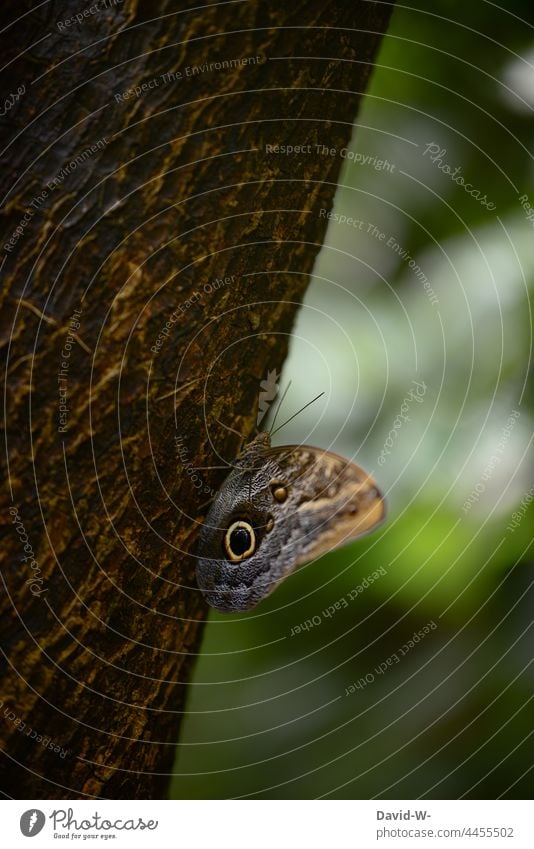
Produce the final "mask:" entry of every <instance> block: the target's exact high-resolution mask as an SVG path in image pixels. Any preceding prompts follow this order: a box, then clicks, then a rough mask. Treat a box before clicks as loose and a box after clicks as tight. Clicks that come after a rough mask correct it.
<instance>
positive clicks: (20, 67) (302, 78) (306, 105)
mask: <svg viewBox="0 0 534 849" xmlns="http://www.w3.org/2000/svg"><path fill="white" fill-rule="evenodd" d="M5 5H6V6H7V7H8V8H9V5H10V4H5ZM16 5H17V10H16V14H17V16H18V17H17V23H16V24H13V25H12V26H10V27H8V28H7V29H6V30H5V31H4V33H3V38H4V44H3V51H2V52H3V57H4V61H5V62H6V64H7V63H8V62H9V61H10V60H12V61H11V64H9V65H8V67H7V69H6V70H4V71H3V72H2V84H3V91H4V93H5V95H4V97H5V98H8V100H6V103H5V104H4V109H2V110H0V114H1V117H0V121H1V124H2V134H3V137H4V140H5V141H4V144H5V148H4V145H3V150H4V152H3V154H2V170H1V175H0V182H1V190H2V198H3V207H2V215H3V233H4V244H3V246H2V267H1V273H2V276H3V287H2V306H3V314H4V321H3V323H2V351H3V353H4V356H5V369H6V376H7V377H6V382H7V405H8V407H7V409H8V418H7V424H6V441H5V445H6V455H7V464H8V468H7V478H8V487H7V490H8V491H7V496H6V497H5V499H4V501H5V506H4V509H3V510H2V514H1V515H2V519H3V541H2V576H3V589H4V593H3V599H2V608H1V629H2V638H3V642H2V645H3V656H2V658H3V661H4V686H3V690H2V705H1V708H0V728H1V737H2V749H3V751H4V754H3V756H2V785H1V786H2V789H3V792H4V793H5V794H6V795H8V796H11V797H15V798H68V797H73V798H84V797H89V798H90V797H101V798H158V797H162V796H164V795H165V793H166V788H167V784H168V777H169V773H170V772H171V768H172V763H173V754H174V743H175V740H176V739H177V735H178V728H179V722H180V717H181V713H182V710H183V707H184V699H185V695H186V687H187V680H188V677H189V675H190V672H191V667H192V664H193V662H194V658H195V656H196V654H197V653H198V650H199V645H200V639H201V634H202V623H203V621H204V620H205V618H206V614H207V608H206V606H205V604H204V602H203V600H202V597H201V596H200V594H199V592H198V590H197V589H196V587H195V580H194V562H195V561H194V546H195V542H196V539H197V535H198V530H199V523H200V522H201V521H202V517H203V515H205V512H206V506H207V502H208V501H209V498H210V491H211V488H212V487H217V486H218V485H219V484H220V482H221V480H222V479H223V477H224V475H225V472H224V471H223V470H220V471H212V472H209V471H205V472H203V471H197V472H195V471H194V467H197V466H206V465H213V464H217V463H220V462H221V460H220V459H219V458H220V457H222V458H224V459H225V460H228V459H230V460H231V459H232V458H233V456H235V453H236V451H237V449H238V447H239V437H238V436H237V435H236V434H234V433H232V432H230V431H229V430H227V429H226V428H225V427H223V426H222V425H221V424H219V421H220V422H222V423H223V424H225V425H227V426H229V427H232V428H234V429H235V430H236V431H239V432H240V433H242V434H243V435H244V436H248V435H250V433H251V432H252V429H253V426H254V424H255V417H256V412H257V404H258V392H259V384H260V381H261V380H262V379H264V378H265V377H266V375H267V372H268V371H269V370H272V369H274V368H276V369H280V367H281V364H282V362H283V359H284V357H285V354H286V351H287V345H288V338H289V334H290V332H291V327H292V324H293V321H294V318H295V314H296V311H297V309H298V304H299V302H300V300H301V298H302V295H303V293H304V290H305V288H306V285H307V283H308V279H309V275H310V272H311V270H312V266H313V263H314V259H315V256H316V254H317V251H318V250H319V247H320V245H321V241H322V239H323V236H324V232H325V227H326V223H327V220H326V217H325V215H324V214H320V210H321V209H323V210H324V209H326V210H329V209H330V208H331V206H332V199H333V195H334V190H335V184H336V178H337V176H338V172H339V168H340V165H341V163H342V161H343V160H342V158H341V157H340V156H339V150H340V149H341V148H343V147H344V146H345V145H346V144H348V142H349V139H350V136H351V127H352V122H353V119H354V117H355V114H356V109H357V104H358V100H359V97H360V94H361V92H362V91H363V90H364V88H365V83H366V80H367V78H368V75H369V71H370V68H371V65H372V60H373V57H374V54H375V51H376V49H377V45H378V43H379V39H380V33H382V32H383V31H384V29H385V27H386V24H387V19H388V16H389V8H388V7H387V6H385V5H383V4H378V5H375V4H373V3H369V2H366V0H362V2H354V0H353V1H352V2H343V0H335V1H334V2H328V0H320V1H319V0H315V2H310V0H293V2H291V3H288V2H286V0H284V1H283V2H281V0H273V2H268V3H267V2H260V0H250V2H245V3H223V4H215V3H214V4H213V5H208V6H206V7H205V8H203V9H202V10H200V11H194V10H193V11H191V12H188V11H187V8H186V5H185V4H184V3H180V4H177V3H176V0H174V2H171V0H160V2H159V3H158V4H157V12H158V17H156V16H155V13H154V12H153V11H151V10H150V5H151V4H148V3H146V4H145V3H138V2H137V0H124V2H119V0H116V2H115V0H100V4H99V5H98V4H97V5H96V6H95V5H93V6H90V5H89V4H87V5H86V6H85V9H86V10H87V9H89V12H88V13H87V14H84V13H83V8H84V7H83V4H80V3H79V2H77V0H76V2H69V0H64V2H52V3H47V4H36V6H35V9H34V10H32V6H33V5H34V4H33V3H27V2H19V3H18V4H16ZM193 5H194V4H191V6H193ZM177 6H179V8H178V9H177ZM80 8H82V14H81V19H76V18H74V19H73V16H75V15H76V14H79V13H80ZM91 9H93V10H95V11H90V10H91ZM26 10H32V11H29V13H28V14H27V15H26V16H25V17H20V16H21V15H22V14H23V13H24V11H26ZM0 15H1V16H3V17H4V18H5V19H6V18H7V17H8V16H9V15H10V16H11V20H13V19H14V16H15V13H14V12H13V11H12V10H10V11H9V12H8V11H7V9H6V8H5V7H4V8H3V9H2V11H1V12H0ZM68 19H71V20H70V21H69V23H67V20H68ZM2 23H3V25H6V23H8V21H7V20H4V21H2ZM45 36H46V37H45ZM136 86H138V87H140V89H139V90H138V91H135V90H134V89H135V87H136ZM277 144H282V145H304V146H306V147H305V148H304V149H303V150H302V151H300V152H294V153H291V154H287V153H283V152H281V151H280V149H278V151H277V149H276V148H275V149H274V150H273V149H271V148H269V147H268V146H269V145H277ZM315 145H326V146H327V147H328V148H336V149H337V154H336V155H330V154H328V153H327V152H326V150H321V151H317V149H316V148H315ZM307 146H309V147H307Z"/></svg>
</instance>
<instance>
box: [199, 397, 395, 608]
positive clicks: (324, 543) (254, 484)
mask: <svg viewBox="0 0 534 849" xmlns="http://www.w3.org/2000/svg"><path fill="white" fill-rule="evenodd" d="M318 397H319V396H318ZM314 400H315V399H314ZM310 403H311V402H310ZM385 513H386V508H385V501H384V497H383V495H382V494H381V492H380V490H379V489H378V486H377V484H376V483H375V481H374V479H373V478H372V477H371V476H370V475H368V474H367V472H365V471H364V470H363V469H362V468H360V466H358V465H356V463H352V462H351V461H349V460H346V459H345V458H344V457H341V456H340V455H338V454H334V453H333V452H331V451H325V450H323V449H321V448H314V447H312V446H309V445H284V446H279V447H273V446H272V445H271V433H268V432H261V433H259V434H258V435H257V436H256V437H255V438H254V439H252V440H251V441H250V442H249V443H248V444H247V445H246V446H245V448H244V450H243V451H242V452H241V454H240V455H239V456H238V458H237V460H236V461H235V463H234V464H233V468H232V471H231V472H230V474H229V475H228V477H227V478H226V480H225V481H224V482H223V484H222V485H221V487H220V489H219V490H218V492H217V493H216V495H215V498H214V500H213V503H212V505H211V508H210V510H209V512H208V514H207V516H206V519H205V521H204V523H203V525H202V527H201V531H200V540H199V546H198V551H197V566H196V577H197V583H198V586H199V588H200V590H201V591H202V593H203V595H204V598H205V599H206V601H207V602H208V604H209V605H210V606H211V607H214V608H216V609H217V610H220V611H222V612H224V613H236V612H241V611H245V610H250V609H251V608H253V607H255V605H257V604H258V603H259V602H260V601H262V599H264V598H265V597H266V596H267V595H269V594H270V593H271V592H273V590H274V589H275V588H276V587H277V586H278V584H279V583H280V582H281V581H282V580H283V579H284V578H286V577H287V576H288V575H289V574H291V572H293V571H294V570H295V569H296V568H297V566H300V565H301V564H302V563H306V562H308V561H310V560H313V559H314V558H316V557H319V556H320V555H322V554H325V553H326V552H327V551H332V550H333V549H334V548H338V547H339V546H341V545H344V544H345V543H347V542H350V541H351V540H355V539H357V538H358V537H361V536H362V535H363V534H366V533H368V532H369V531H372V530H374V529H375V528H376V527H378V525H379V524H380V523H381V522H382V521H383V520H384V518H385Z"/></svg>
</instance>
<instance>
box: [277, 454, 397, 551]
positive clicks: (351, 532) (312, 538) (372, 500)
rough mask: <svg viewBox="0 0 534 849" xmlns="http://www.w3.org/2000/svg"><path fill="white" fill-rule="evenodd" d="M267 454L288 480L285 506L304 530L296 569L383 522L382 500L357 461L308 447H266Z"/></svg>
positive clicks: (373, 481) (380, 494)
mask: <svg viewBox="0 0 534 849" xmlns="http://www.w3.org/2000/svg"><path fill="white" fill-rule="evenodd" d="M266 456H267V457H268V458H269V459H271V460H273V461H274V462H275V463H276V464H277V466H278V467H279V468H280V471H281V473H282V474H281V477H282V479H285V480H286V481H287V484H288V488H289V497H288V504H287V505H286V507H287V508H289V510H291V511H292V512H293V515H294V516H295V518H296V517H298V525H299V526H300V527H301V528H302V530H303V536H302V538H301V551H300V552H299V554H298V555H297V557H296V561H295V566H297V565H299V564H300V563H304V562H306V561H307V560H310V559H312V558H314V557H319V556H320V555H321V554H324V553H325V552H327V551H331V550H332V549H334V548H337V547H338V546H340V545H344V544H345V543H347V542H350V541H351V540H354V539H357V538H358V537H361V536H363V535H364V534H366V533H368V532H369V531H372V530H374V529H375V528H376V527H377V526H378V525H379V524H380V523H381V522H382V521H383V520H384V518H385V515H386V507H385V500H384V497H383V495H382V493H381V492H380V490H379V488H378V486H377V484H376V481H375V480H374V479H373V478H372V477H371V475H369V474H368V473H367V472H365V471H364V470H363V469H362V468H361V467H360V466H358V465H357V464H356V463H352V462H350V461H349V460H347V459H345V458H344V457H341V456H340V455H339V454H335V453H333V452H332V451H325V450H324V449H322V448H314V447H312V446H309V445H302V446H301V445H285V446H281V447H279V448H278V447H275V448H270V449H268V451H267V452H266ZM306 529H309V531H310V532H309V533H306Z"/></svg>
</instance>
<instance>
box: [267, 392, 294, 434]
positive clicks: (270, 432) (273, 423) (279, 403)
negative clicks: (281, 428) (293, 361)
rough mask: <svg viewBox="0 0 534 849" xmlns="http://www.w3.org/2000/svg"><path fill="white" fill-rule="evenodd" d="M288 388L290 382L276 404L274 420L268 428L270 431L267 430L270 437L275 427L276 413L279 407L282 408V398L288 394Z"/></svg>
mask: <svg viewBox="0 0 534 849" xmlns="http://www.w3.org/2000/svg"><path fill="white" fill-rule="evenodd" d="M290 386H291V381H289V383H288V384H287V386H286V388H285V389H284V391H283V393H282V397H281V398H280V400H279V402H278V406H277V408H276V411H275V414H274V418H273V421H272V424H271V427H270V429H269V435H271V434H272V432H273V427H274V426H275V423H276V419H277V416H278V413H279V412H280V407H281V406H282V404H283V403H284V398H285V397H286V395H287V393H288V392H289V387H290Z"/></svg>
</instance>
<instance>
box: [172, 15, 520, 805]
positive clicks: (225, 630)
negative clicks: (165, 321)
mask: <svg viewBox="0 0 534 849" xmlns="http://www.w3.org/2000/svg"><path fill="white" fill-rule="evenodd" d="M418 7H419V10H418ZM427 7H428V4H426V3H418V4H415V5H413V6H412V8H410V9H408V8H406V7H404V8H403V7H400V6H399V7H397V9H396V10H395V12H394V14H393V18H392V22H391V27H390V30H389V34H388V35H387V37H386V38H385V40H384V42H383V45H382V49H381V51H380V54H379V56H378V59H377V63H376V68H375V71H374V75H373V77H372V81H371V85H370V89H369V91H368V94H367V96H366V98H365V100H364V102H363V106H362V109H361V112H360V115H359V117H358V122H357V126H356V132H355V137H354V141H353V146H352V148H351V150H352V151H353V152H354V154H358V156H357V157H356V159H355V160H353V161H349V160H347V161H346V162H345V165H344V168H343V171H342V175H341V178H340V185H339V189H338V193H337V197H336V204H335V211H336V212H337V213H339V214H342V215H347V216H352V217H353V218H355V219H357V221H358V222H362V223H361V224H356V225H353V224H346V223H335V222H334V221H331V222H330V226H329V230H328V236H327V241H326V244H325V247H324V249H323V250H322V252H321V255H320V257H319V261H318V263H317V267H316V275H315V279H314V281H313V282H312V285H311V286H310V288H309V290H308V294H307V298H306V302H305V305H304V307H303V309H302V311H301V314H300V319H299V321H298V324H297V326H296V328H295V336H294V340H293V344H292V350H291V355H290V357H289V359H288V360H287V362H286V366H285V370H284V375H283V378H282V384H285V383H286V382H287V380H288V379H290V378H291V380H292V381H293V385H292V389H291V392H290V395H289V397H288V399H287V400H286V402H285V404H284V412H285V413H286V414H287V415H289V414H290V413H291V412H293V411H294V410H296V409H297V408H298V407H299V406H300V405H301V404H304V403H306V401H308V400H309V399H310V398H311V397H313V395H315V394H317V393H318V392H319V391H321V390H322V389H324V390H325V391H326V396H325V398H323V399H321V401H319V402H318V403H317V404H315V405H313V406H312V407H311V408H310V409H309V410H306V411H305V412H304V413H302V414H301V416H299V417H298V418H297V419H296V420H295V421H294V422H292V423H291V424H290V425H288V426H287V427H286V428H285V429H284V430H283V431H282V432H281V433H280V434H278V435H277V438H276V441H277V442H283V443H289V442H300V441H306V442H309V443H311V444H316V445H320V446H321V447H324V448H333V449H334V450H337V451H339V452H341V453H343V454H344V455H346V456H349V457H354V458H357V461H358V462H359V463H360V464H361V465H362V466H364V467H365V468H366V469H367V470H368V471H370V472H372V473H373V474H374V475H375V477H376V478H377V480H378V481H379V483H380V485H381V487H382V488H383V490H384V491H385V492H386V493H387V498H388V504H389V518H388V521H387V523H386V524H385V525H384V526H383V527H382V528H381V529H380V530H379V531H378V532H377V533H375V534H373V535H371V536H369V537H367V538H365V539H363V540H361V541H358V542H357V543H354V544H352V545H349V546H347V547H346V548H344V549H343V550H340V551H336V552H334V553H332V554H329V555H328V556H326V557H323V558H322V559H320V560H318V561H317V562H314V563H311V564H309V565H308V566H305V567H303V568H301V569H300V570H299V571H298V572H297V573H295V574H294V575H293V576H291V577H290V578H289V579H288V580H287V581H286V582H285V583H284V584H283V585H282V586H281V587H280V588H279V589H278V590H277V591H276V592H275V593H274V594H273V595H272V596H271V597H270V598H269V599H268V600H266V601H265V602H264V603H262V604H261V605H260V606H259V607H258V608H256V609H255V610H253V611H251V612H250V613H249V614H247V615H236V616H224V615H217V614H212V615H211V617H210V621H209V624H208V627H207V629H206V633H205V639H204V643H203V651H202V655H201V657H200V659H199V662H198V664H197V667H196V671H195V675H194V680H193V683H192V685H191V687H190V694H189V701H188V705H187V715H186V717H185V720H184V724H183V727H182V734H181V739H180V745H179V748H178V757H177V760H176V764H175V773H176V776H175V778H174V781H173V786H172V795H173V796H174V797H177V798H228V797H241V796H245V797H255V798H315V797H319V796H327V797H330V798H370V797H375V796H377V797H384V798H418V797H429V798H440V797H441V798H458V797H462V796H465V797H467V798H495V797H498V796H503V797H508V798H531V797H532V793H533V786H534V768H533V767H534V733H533V731H534V722H533V717H534V700H533V696H534V666H533V664H532V661H533V658H534V632H533V628H532V623H533V615H534V613H533V612H534V591H533V588H532V581H533V579H534V565H533V558H532V553H531V549H530V543H531V539H532V519H533V510H532V503H531V502H532V495H533V494H534V490H531V487H532V485H533V483H534V481H533V477H534V476H533V474H532V451H531V440H532V412H533V394H532V384H531V383H530V384H529V383H528V379H529V365H530V356H531V341H532V335H531V333H532V322H531V315H530V308H529V293H530V292H531V290H532V285H533V280H534V223H532V222H529V221H528V220H527V213H526V212H525V211H524V210H523V209H522V207H521V204H520V200H519V198H520V196H521V195H523V194H527V195H528V196H529V199H530V202H531V204H532V205H533V206H534V168H533V162H532V155H531V153H530V152H529V151H530V150H531V149H532V139H533V131H532V130H533V124H532V115H533V112H532V110H533V106H534V67H533V65H534V28H533V27H532V22H533V11H532V4H531V3H530V2H523V3H520V2H513V3H508V4H507V7H508V8H507V10H506V11H505V10H501V9H499V7H498V6H496V5H494V4H490V3H486V2H483V1H482V0H477V2H473V3H465V2H464V3H459V2H438V3H434V4H432V11H429V10H428V8H427ZM281 141H283V140H281ZM325 143H328V139H327V138H325ZM428 145H436V146H437V149H439V150H441V151H442V153H441V154H440V156H439V157H438V158H437V159H436V161H435V162H433V161H432V160H431V158H430V155H431V152H432V151H433V150H436V148H430V149H429V150H427V147H428ZM425 151H427V152H425ZM443 151H445V153H443ZM374 158H376V159H374ZM381 161H382V164H380V162H381ZM440 163H441V167H439V166H440ZM445 165H448V166H449V167H450V169H451V170H452V171H454V169H456V168H457V167H459V168H460V169H461V170H460V171H457V172H456V177H458V176H459V175H463V176H464V177H465V180H466V181H468V182H469V183H471V184H472V186H473V188H474V189H476V190H478V191H479V193H480V194H479V197H478V199H477V197H473V196H472V195H470V194H468V193H467V192H466V190H465V188H463V187H462V186H461V185H458V184H457V183H456V182H455V181H454V180H453V179H452V178H451V175H450V174H447V173H444V170H443V169H444V166H445ZM445 170H446V169H445ZM484 195H485V196H486V204H484V203H482V202H481V201H480V197H482V196H484ZM488 205H489V207H490V208H488ZM493 205H494V208H492V207H493ZM373 228H376V230H375V229H373ZM380 234H384V235H383V236H381V235H380ZM388 242H389V244H388ZM394 243H395V244H396V245H398V248H397V249H395V248H394V246H393V245H394ZM401 251H402V252H403V253H401ZM425 281H426V283H425ZM429 287H430V289H431V290H432V291H431V292H430V290H429ZM413 381H418V384H419V386H420V387H421V386H422V385H423V384H424V387H425V388H424V389H420V394H422V398H421V400H419V401H416V400H415V398H414V393H413V392H412V395H411V396H410V389H413V388H414V387H415V386H416V384H414V383H413ZM406 399H408V401H406ZM403 401H404V402H405V406H404V408H403V409H404V419H405V420H402V421H401V423H400V426H399V419H396V417H397V416H398V414H399V413H400V411H401V407H402V405H403ZM406 403H407V404H408V408H409V409H408V412H407V413H406ZM518 414H519V415H518ZM406 419H409V420H408V421H407V420H406ZM395 422H396V424H397V427H395ZM392 431H393V434H392V435H391V437H390V439H389V442H388V441H387V440H388V436H389V435H390V433H391V432H392ZM385 446H386V450H384V447H385ZM381 452H383V453H382V454H381ZM528 493H530V496H529V495H528ZM514 513H516V514H517V515H516V521H515V522H514V524H515V525H517V527H514V528H513V529H512V528H511V527H510V523H511V522H512V515H513V514H514ZM377 570H380V572H379V575H378V577H377V579H376V580H375V581H374V582H373V583H372V584H370V586H368V587H367V588H365V587H362V588H361V592H360V591H358V588H359V587H361V584H362V581H364V579H365V578H366V577H367V576H369V575H371V574H372V573H373V572H374V571H377ZM355 588H356V589H357V592H356V593H354V592H353V593H352V595H353V596H354V595H357V597H356V598H355V599H354V600H350V601H348V602H347V605H346V606H342V604H341V603H339V604H338V608H339V609H335V610H334V613H333V615H331V616H330V617H328V616H325V615H324V614H323V611H324V610H325V608H328V607H329V606H331V605H334V606H335V602H336V601H338V600H340V599H342V598H345V599H347V598H350V593H351V591H352V590H354V589H355ZM314 617H315V622H317V620H318V619H320V624H316V625H314V627H313V628H311V629H309V630H308V631H303V632H301V633H300V634H297V635H294V636H291V629H292V628H293V627H294V626H296V625H299V624H300V623H303V622H305V621H306V620H308V619H312V621H313V618H314ZM429 623H435V627H434V625H432V626H431V628H428V627H427V630H428V631H429V633H427V634H424V635H423V636H422V637H421V638H420V639H419V641H418V642H417V643H416V644H415V645H413V647H410V648H409V649H408V650H406V651H405V653H404V654H403V655H402V656H400V655H399V650H400V651H402V647H403V646H404V645H405V644H406V643H407V641H408V640H409V639H410V638H411V637H412V636H413V634H414V632H416V631H418V630H420V629H424V626H428V625H429ZM395 657H398V658H399V660H398V662H397V661H395V660H394V658H395ZM381 664H382V666H380V665H381ZM384 665H385V666H386V667H387V669H386V671H384V672H383V673H380V672H377V670H380V669H383V668H384ZM358 681H360V686H359V687H358V688H354V687H353V688H352V689H353V690H355V691H354V692H351V693H349V695H346V688H349V685H350V684H351V683H353V682H358ZM362 682H364V683H362Z"/></svg>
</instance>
